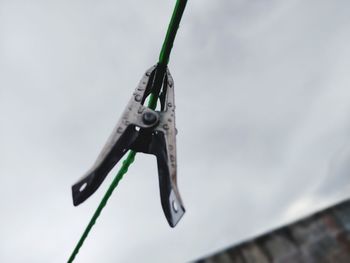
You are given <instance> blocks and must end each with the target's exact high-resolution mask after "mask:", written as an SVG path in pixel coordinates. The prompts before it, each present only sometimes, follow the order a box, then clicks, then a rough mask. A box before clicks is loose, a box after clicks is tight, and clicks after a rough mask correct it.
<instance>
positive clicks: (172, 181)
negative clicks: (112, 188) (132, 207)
mask: <svg viewBox="0 0 350 263" xmlns="http://www.w3.org/2000/svg"><path fill="white" fill-rule="evenodd" d="M157 69H158V66H153V67H152V68H150V69H149V70H148V71H147V72H146V73H145V74H144V76H143V78H142V79H141V81H140V83H139V85H138V87H137V88H136V90H135V92H134V93H133V96H132V98H131V99H130V101H129V103H128V105H127V106H126V108H125V111H124V113H123V115H122V117H121V119H120V120H119V122H118V124H117V126H116V127H115V129H114V130H113V132H112V134H111V136H110V137H109V139H108V141H107V143H106V144H105V146H104V148H103V149H102V151H101V153H100V155H99V156H98V158H97V160H96V162H95V164H94V165H93V166H92V168H91V169H90V170H89V171H88V172H87V173H86V174H85V175H84V176H83V177H82V178H81V179H80V180H79V181H78V182H77V183H75V184H74V185H73V186H72V193H73V203H74V205H75V206H77V205H79V204H81V203H82V202H84V201H85V200H86V199H87V198H89V197H90V196H91V195H92V194H93V193H94V192H95V191H96V190H97V188H98V187H99V186H100V185H101V184H102V182H103V180H104V179H105V178H106V176H107V174H108V173H109V172H110V171H111V170H112V168H113V167H114V166H115V165H116V164H117V163H118V161H119V160H120V159H121V158H122V157H123V155H124V154H125V153H126V152H127V151H128V150H133V151H136V152H143V153H147V154H153V155H155V156H156V157H157V164H158V176H159V187H160V198H161V204H162V208H163V211H164V214H165V216H166V218H167V220H168V223H169V225H170V226H171V227H174V226H175V225H176V224H177V223H178V222H179V220H180V219H181V217H182V216H183V214H184V213H185V208H184V206H183V203H182V200H181V197H180V194H179V191H178V187H177V176H176V138H175V137H176V133H177V130H176V128H175V104H174V84H173V83H174V82H173V79H172V77H171V75H170V72H169V70H168V69H166V74H165V76H164V80H163V84H162V91H161V94H160V96H159V98H160V102H161V110H160V111H154V110H152V109H150V108H148V107H145V106H144V105H143V103H144V102H145V100H146V97H147V96H148V95H149V94H150V93H152V92H153V91H154V79H155V75H156V73H157Z"/></svg>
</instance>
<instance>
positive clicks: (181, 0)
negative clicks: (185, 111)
mask: <svg viewBox="0 0 350 263" xmlns="http://www.w3.org/2000/svg"><path fill="white" fill-rule="evenodd" d="M186 3H187V0H177V2H176V5H175V8H174V11H173V15H172V17H171V20H170V23H169V27H168V31H167V34H166V37H165V40H164V43H163V46H162V50H161V52H160V55H159V62H158V63H159V64H161V65H163V66H167V65H168V62H169V57H170V52H171V49H172V46H173V43H174V40H175V35H176V32H177V29H178V27H179V24H180V20H181V17H182V14H183V12H184V9H185V7H186ZM157 100H158V94H153V93H152V94H151V95H150V97H149V101H148V107H149V108H150V109H153V110H154V109H155V108H156V106H157ZM135 156H136V152H134V151H131V150H130V151H129V152H128V155H127V157H126V159H125V160H124V161H123V164H122V166H121V167H120V170H119V171H118V173H117V175H116V176H115V177H114V179H113V181H112V183H111V185H110V186H109V187H108V190H107V192H106V193H105V195H104V196H103V198H102V200H101V202H100V204H99V205H98V207H97V209H96V211H95V213H94V214H93V216H92V218H91V219H90V222H89V224H88V225H87V227H86V228H85V230H84V233H83V234H82V236H81V237H80V239H79V241H78V243H77V245H76V246H75V248H74V250H73V252H72V254H71V256H70V257H69V259H68V263H72V262H73V261H74V259H75V257H76V256H77V255H78V253H79V250H80V248H81V247H82V246H83V244H84V241H85V239H86V238H87V236H88V235H89V233H90V231H91V229H92V227H93V226H94V224H95V223H96V220H97V219H98V217H99V216H100V214H101V212H102V210H103V208H104V207H105V206H106V204H107V202H108V199H109V198H110V197H111V195H112V193H113V191H114V189H115V188H116V187H117V186H118V184H119V182H120V180H121V179H122V178H123V176H124V174H126V173H127V172H128V169H129V167H130V165H131V164H132V163H133V162H134V160H135Z"/></svg>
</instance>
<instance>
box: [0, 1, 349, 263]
mask: <svg viewBox="0 0 350 263" xmlns="http://www.w3.org/2000/svg"><path fill="white" fill-rule="evenodd" d="M174 3H175V1H169V0H168V1H160V0H158V1H135V0H133V1H111V0H102V1H90V0H88V1H82V0H75V1H67V0H61V1H52V0H51V1H44V0H43V1H34V0H33V1H17V0H8V1H6V0H0V112H1V113H0V128H1V129H0V131H1V136H0V160H1V161H0V162H1V163H0V174H1V190H0V200H1V201H0V209H1V210H0V211H1V219H0V222H1V224H0V261H1V262H11V263H17V262H28V263H32V262H33V263H41V262H43V263H47V262H53V263H56V262H57V263H61V262H65V261H66V260H67V259H68V257H69V255H70V253H71V252H72V250H73V248H74V246H75V244H76V242H77V241H78V239H79V237H80V235H81V233H82V231H83V230H84V228H85V226H86V224H87V223H88V221H89V219H90V217H91V215H92V213H93V212H94V210H95V208H96V207H97V205H98V203H99V201H100V199H101V197H102V195H103V194H104V192H105V190H106V188H107V187H108V185H109V183H110V182H111V180H112V178H113V177H114V175H115V174H116V172H117V169H118V168H119V165H118V166H117V167H116V169H114V170H113V172H112V173H111V174H110V175H109V176H108V178H107V179H106V181H105V182H104V183H103V185H102V186H101V187H100V189H99V190H98V191H97V192H96V193H95V194H94V195H93V196H92V197H91V198H90V199H88V200H87V201H86V202H85V203H83V204H82V205H80V206H79V207H73V204H72V197H71V190H70V187H71V185H72V184H73V183H75V182H76V181H77V179H79V178H80V177H81V176H82V174H84V173H85V172H86V171H87V170H88V169H89V168H90V167H91V165H92V164H93V162H94V161H95V159H96V157H97V155H98V153H99V151H100V150H101V147H102V146H103V145H104V143H105V141H106V140H107V138H108V136H109V134H110V133H111V131H112V129H113V127H114V126H115V124H116V122H117V121H118V119H119V117H120V115H121V113H122V111H123V109H124V107H125V105H126V103H127V102H128V100H129V98H130V96H131V94H132V92H133V90H134V88H135V87H136V85H137V84H138V81H139V79H140V78H141V76H142V75H143V73H144V72H145V70H146V69H147V68H149V67H150V66H152V65H153V64H154V63H156V62H157V58H158V54H159V51H160V47H161V44H162V41H163V38H164V35H165V31H166V27H167V24H168V20H169V17H170V14H171V12H172V8H173V5H174ZM349 8H350V2H349V1H342V0H333V1H330V0H306V1H305V0H304V1H302V0H285V1H277V0H260V1H257V0H221V1H209V0H190V1H189V2H188V6H187V9H186V11H185V14H184V18H183V21H182V24H181V27H180V30H179V32H178V37H177V39H176V43H175V46H174V49H173V53H172V57H171V60H170V65H169V67H170V70H171V72H172V75H173V77H174V80H175V96H176V103H177V112H176V114H177V115H176V117H177V119H176V120H177V128H178V130H179V133H178V136H177V143H178V182H179V189H180V192H181V195H182V198H183V201H184V204H185V207H186V210H187V212H186V214H185V216H184V217H183V219H182V220H181V221H180V223H179V224H178V226H177V227H176V228H174V229H171V228H170V227H169V226H168V224H167V222H166V219H165V217H164V215H163V211H162V209H161V205H160V198H159V189H158V175H157V167H156V160H155V158H154V157H153V156H147V155H143V154H139V155H137V157H136V161H135V163H134V165H133V166H132V168H131V169H130V170H129V173H128V174H127V175H126V176H125V177H124V179H123V180H122V182H121V183H120V185H119V186H118V188H117V189H116V191H115V192H114V194H113V196H112V198H111V199H110V201H109V203H108V204H107V206H106V208H105V210H104V211H103V213H102V215H101V217H100V219H99V220H98V222H97V224H96V225H95V227H94V229H93V231H92V232H91V234H90V236H89V237H88V239H87V241H86V243H85V244H84V246H83V248H82V250H81V252H80V254H79V255H78V257H77V260H76V261H75V262H83V263H90V262H91V263H95V262H103V263H109V262H123V263H124V262H126V263H128V262H152V263H154V262H170V263H171V262H174V263H175V262H176V263H177V262H186V261H190V260H193V259H196V258H200V257H203V256H204V255H207V254H210V253H212V252H215V251H216V250H218V249H222V248H224V247H227V246H229V245H232V244H237V243H239V242H241V241H242V240H245V239H247V238H250V237H253V236H255V235H257V234H261V233H264V232H266V231H268V230H271V229H273V228H276V227H278V226H281V225H283V224H286V223H288V222H292V221H293V220H296V219H298V218H300V217H302V216H305V215H307V214H310V213H312V212H314V211H317V210H319V209H321V208H324V207H326V206H329V205H332V204H335V203H336V202H338V201H340V200H343V199H345V198H347V197H349V195H350V194H349V193H350V192H349V191H350V179H349V175H348V173H349V170H350V135H349V134H350V103H349V101H350V89H349V85H350V75H349V69H350V16H349Z"/></svg>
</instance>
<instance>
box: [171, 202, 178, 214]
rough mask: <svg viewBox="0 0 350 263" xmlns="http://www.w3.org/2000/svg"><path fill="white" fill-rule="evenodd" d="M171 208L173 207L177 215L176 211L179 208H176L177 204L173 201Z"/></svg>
mask: <svg viewBox="0 0 350 263" xmlns="http://www.w3.org/2000/svg"><path fill="white" fill-rule="evenodd" d="M172 206H173V209H174V211H175V213H177V211H178V210H179V208H178V206H177V203H176V201H175V200H173V202H172Z"/></svg>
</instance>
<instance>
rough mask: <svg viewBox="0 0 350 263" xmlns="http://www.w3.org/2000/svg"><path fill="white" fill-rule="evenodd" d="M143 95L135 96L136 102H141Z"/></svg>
mask: <svg viewBox="0 0 350 263" xmlns="http://www.w3.org/2000/svg"><path fill="white" fill-rule="evenodd" d="M141 99H142V98H141V95H140V94H137V95H135V100H136V101H137V102H140V101H141Z"/></svg>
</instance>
